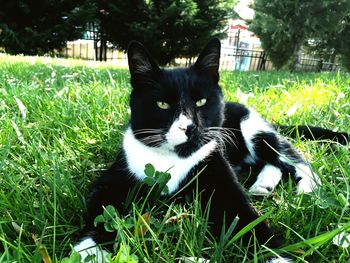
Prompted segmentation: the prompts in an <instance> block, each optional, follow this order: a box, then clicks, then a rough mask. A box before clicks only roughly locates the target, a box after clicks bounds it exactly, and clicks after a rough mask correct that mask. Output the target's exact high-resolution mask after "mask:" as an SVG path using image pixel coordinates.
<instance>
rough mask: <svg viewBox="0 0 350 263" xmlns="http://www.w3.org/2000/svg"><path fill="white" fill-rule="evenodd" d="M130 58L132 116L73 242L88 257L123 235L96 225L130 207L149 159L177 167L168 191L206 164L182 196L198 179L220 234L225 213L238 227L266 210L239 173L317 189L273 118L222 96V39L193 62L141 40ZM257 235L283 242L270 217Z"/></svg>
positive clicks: (265, 187)
mask: <svg viewBox="0 0 350 263" xmlns="http://www.w3.org/2000/svg"><path fill="white" fill-rule="evenodd" d="M128 60H129V69H130V74H131V85H132V88H133V89H132V93H131V96H130V108H131V117H130V122H129V124H128V127H127V129H126V131H125V135H124V140H123V145H122V149H121V150H120V152H119V153H118V155H117V159H116V161H115V163H114V165H113V166H112V167H111V168H110V169H109V170H107V171H106V172H105V173H104V174H103V175H102V176H101V177H100V178H98V179H97V181H96V182H95V183H94V184H93V186H92V189H91V192H90V194H89V196H88V200H87V205H88V212H87V218H86V227H85V230H84V234H83V236H82V237H81V239H80V241H79V243H78V244H76V245H75V247H74V249H75V250H76V251H78V252H79V253H80V254H81V256H82V258H85V257H86V256H87V255H88V254H94V253H96V254H98V255H97V256H98V257H97V259H98V261H99V262H102V261H103V258H104V257H105V255H106V253H107V252H106V250H108V249H109V250H110V249H111V248H112V245H108V246H105V247H104V250H99V249H97V248H96V246H98V245H99V244H104V243H109V244H111V243H113V241H114V239H115V235H116V234H115V233H108V232H106V231H105V230H104V228H103V226H102V225H101V224H100V225H98V226H97V227H95V226H94V224H93V222H94V219H95V217H96V216H98V215H100V214H102V212H103V206H107V205H113V206H114V207H115V208H116V209H117V210H118V212H119V213H120V215H125V214H126V213H127V212H128V211H127V209H126V208H125V207H124V205H123V204H124V201H125V199H126V197H127V195H128V192H129V191H130V189H132V188H133V187H134V186H135V185H137V184H139V183H140V182H142V181H143V179H144V178H145V174H144V169H145V165H146V164H148V163H151V164H153V165H154V167H155V168H156V170H158V171H169V173H170V174H171V179H170V180H169V181H168V183H167V186H168V189H169V193H168V194H167V195H173V194H175V193H177V191H178V190H179V189H180V188H182V187H183V186H184V185H186V184H187V183H189V182H190V181H191V179H192V178H193V177H194V176H196V175H197V174H198V172H199V171H201V170H203V172H202V173H201V174H200V175H199V176H198V178H197V180H196V182H192V183H189V186H188V187H186V189H185V190H184V191H181V193H180V194H179V195H178V196H177V201H178V200H180V202H181V197H184V196H185V195H189V196H192V193H193V192H194V191H195V190H196V187H197V186H198V188H199V189H200V191H199V192H201V203H202V205H203V207H206V206H207V203H208V202H209V200H210V201H211V207H212V209H211V211H210V213H209V220H210V221H211V222H213V226H212V231H213V233H214V234H218V233H220V231H221V227H222V223H223V220H224V218H225V221H226V222H232V220H234V219H235V217H236V216H238V217H239V222H238V225H237V226H236V229H235V230H237V231H238V230H239V229H241V228H243V227H244V226H245V225H247V224H248V223H250V222H252V221H253V220H255V219H257V218H258V217H259V215H258V214H257V212H256V211H255V209H254V208H253V207H252V206H251V204H250V202H249V199H248V198H247V197H246V195H245V193H244V191H243V189H242V187H241V186H240V184H239V182H238V179H237V176H236V174H237V173H238V174H239V173H241V172H244V170H246V169H250V168H251V169H252V170H254V171H255V172H256V173H257V179H256V181H255V183H254V184H253V185H252V186H251V187H250V189H249V192H250V193H252V194H257V195H267V194H270V193H271V192H272V191H273V190H274V189H275V187H276V186H277V184H278V183H279V182H280V180H281V178H282V177H283V176H287V175H291V176H292V178H294V180H295V181H296V182H297V191H298V192H310V191H312V190H313V189H314V188H316V187H317V186H318V185H319V184H321V181H320V179H319V177H318V176H317V175H316V174H315V173H313V172H312V170H311V169H310V167H309V165H308V164H307V162H306V161H304V159H303V158H302V157H301V156H300V155H299V154H298V153H297V152H296V151H295V150H294V149H293V148H292V146H291V144H290V143H289V142H288V141H287V140H286V139H285V138H284V137H282V136H281V135H279V134H278V133H277V132H276V130H275V128H274V127H273V126H272V125H270V124H269V123H267V122H266V121H265V120H264V119H263V118H262V117H260V116H259V114H258V113H256V112H255V111H254V110H252V109H249V108H247V107H245V106H243V105H241V104H238V103H231V102H225V101H224V100H223V95H222V92H221V89H220V87H219V85H218V81H219V72H218V70H219V60H220V41H219V40H218V39H213V40H212V41H210V42H209V43H208V45H207V46H206V47H205V48H204V50H203V51H202V52H201V54H200V55H199V57H198V59H197V61H196V63H195V64H194V65H193V66H191V67H188V68H178V69H160V68H159V67H158V65H157V64H156V62H155V61H154V60H153V59H152V57H151V56H150V55H149V53H148V52H147V50H146V49H145V48H144V47H143V46H142V45H141V44H140V43H138V42H132V43H131V44H130V46H129V49H128ZM302 128H304V129H305V127H301V129H302ZM305 130H306V129H305ZM321 131H322V132H323V133H322V134H321V135H320V136H325V138H331V139H337V138H339V140H341V139H342V138H343V136H345V137H346V138H349V136H348V134H346V133H343V134H340V133H333V132H331V131H328V130H321ZM306 133H307V132H306ZM320 136H319V137H320ZM183 199H184V198H183ZM183 202H185V201H184V200H183ZM255 235H256V237H257V239H258V241H259V242H260V243H261V244H266V245H267V246H268V247H271V248H277V247H279V246H280V245H281V242H280V240H279V239H278V238H277V237H275V236H274V235H273V233H272V231H271V230H270V228H269V227H268V226H267V224H266V223H265V222H262V223H260V224H258V225H257V226H256V227H255Z"/></svg>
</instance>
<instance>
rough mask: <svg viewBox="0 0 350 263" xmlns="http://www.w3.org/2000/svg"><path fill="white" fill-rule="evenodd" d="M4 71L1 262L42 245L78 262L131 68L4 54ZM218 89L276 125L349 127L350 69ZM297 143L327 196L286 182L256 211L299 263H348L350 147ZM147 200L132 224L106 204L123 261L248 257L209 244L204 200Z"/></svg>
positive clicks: (237, 76)
mask: <svg viewBox="0 0 350 263" xmlns="http://www.w3.org/2000/svg"><path fill="white" fill-rule="evenodd" d="M0 72H1V74H0V243H1V245H0V246H1V247H0V261H1V262H33V263H39V262H42V261H43V259H42V255H41V254H40V253H39V252H40V248H42V247H45V248H46V250H47V253H48V255H49V256H50V258H51V260H52V261H53V262H57V261H58V262H60V261H61V260H63V259H64V258H65V257H68V258H71V259H72V261H67V262H70V263H73V262H78V261H79V259H78V256H77V255H73V254H72V255H71V256H68V255H70V253H71V245H72V244H75V242H76V240H77V235H78V233H79V231H80V230H81V229H82V227H83V218H84V213H85V211H86V207H85V202H84V196H86V194H87V192H88V189H89V185H90V184H91V182H92V181H93V180H94V179H95V177H96V176H97V175H98V173H99V172H100V171H101V170H103V169H105V167H107V166H108V164H109V163H110V162H112V161H113V160H114V158H115V153H116V151H117V149H118V148H119V147H120V145H121V141H122V135H123V132H124V128H125V125H126V123H127V120H128V116H129V113H128V94H129V92H130V89H131V87H130V84H129V81H128V78H129V75H128V71H127V70H126V69H119V68H115V67H112V66H109V65H106V64H100V63H93V64H92V65H91V64H88V63H84V62H81V61H74V60H61V59H49V58H39V57H22V56H5V55H0ZM220 85H221V87H222V88H223V91H224V95H225V98H226V99H227V100H231V101H240V102H243V103H246V104H247V105H248V106H250V107H254V108H256V109H257V111H258V112H260V113H261V114H262V115H263V116H264V117H265V118H267V119H268V120H269V121H270V122H273V123H280V124H286V125H293V124H296V123H301V124H311V125H316V126H321V127H325V128H331V129H335V130H344V131H350V123H349V121H348V120H349V119H350V107H349V103H350V76H349V74H346V73H317V74H306V73H293V74H291V73H288V72H222V74H221V78H220ZM295 105H297V106H296V107H295ZM291 109H294V110H291ZM292 142H293V144H294V146H295V147H296V148H297V149H298V150H299V151H300V152H301V153H302V154H303V155H304V156H306V158H307V159H308V160H309V161H310V162H311V165H312V167H313V169H314V171H315V172H316V173H317V174H319V175H320V176H321V178H322V182H323V186H322V189H321V190H322V191H320V192H315V193H313V194H311V195H304V196H301V197H298V198H297V197H296V195H295V192H294V189H295V187H294V185H293V183H292V182H291V181H286V182H284V183H283V184H282V185H281V186H279V187H278V188H277V189H276V192H275V193H274V195H273V196H271V197H269V198H253V197H252V201H253V204H254V206H255V207H256V208H257V209H258V210H260V211H261V212H262V213H263V214H264V215H265V216H267V217H268V218H269V221H270V222H271V224H272V226H273V227H274V228H275V229H276V232H277V234H279V235H280V236H283V237H285V239H286V247H284V248H283V249H287V250H288V251H290V253H291V257H292V258H293V259H294V260H295V261H297V262H298V261H299V262H303V260H307V261H309V262H340V263H345V262H348V259H349V247H348V246H347V243H346V240H347V239H348V233H349V218H350V211H349V209H348V208H349V207H348V206H349V205H348V204H349V200H350V198H349V197H350V186H349V180H350V170H349V148H348V147H342V146H339V145H336V144H334V143H331V142H325V143H322V144H320V143H317V142H305V141H302V140H301V139H300V138H297V139H295V140H292ZM149 167H150V166H149ZM153 171H154V170H153V169H152V168H148V171H147V172H146V173H147V174H148V175H151V174H152V173H153V174H155V171H154V172H153ZM152 179H153V182H157V178H155V177H154V178H152ZM153 185H155V186H157V183H156V184H153ZM148 187H150V188H152V187H153V186H148ZM154 189H156V188H154ZM197 198H198V197H197ZM143 202H146V200H141V204H139V205H137V206H133V207H131V208H130V213H129V215H128V216H126V217H125V218H121V217H119V216H118V214H117V213H115V214H114V211H112V210H109V209H110V208H108V209H107V211H109V213H108V214H106V215H105V217H104V219H107V220H105V222H112V220H113V224H111V223H109V226H108V227H110V228H112V227H115V224H116V225H117V229H118V238H117V242H118V244H119V246H118V248H117V252H116V254H118V253H119V252H118V251H124V252H122V253H124V254H126V255H130V256H131V255H135V256H137V258H138V260H139V262H144V261H148V262H174V261H179V260H180V259H181V258H184V257H194V258H200V257H203V258H207V259H210V260H212V261H213V262H220V261H221V262H225V261H228V258H235V259H236V260H237V262H243V261H247V258H246V256H247V253H248V251H247V249H246V247H245V246H243V245H242V244H240V242H239V240H235V242H232V238H231V237H230V235H225V234H224V235H223V237H222V239H220V240H214V239H213V238H212V237H211V235H210V234H209V233H208V222H207V220H206V216H207V214H206V212H207V211H201V209H200V207H199V205H198V203H199V200H198V199H195V200H194V202H193V203H190V204H188V205H186V206H183V207H181V206H175V205H173V204H169V203H164V204H162V202H159V203H161V204H159V203H157V207H155V208H154V209H153V210H152V209H151V210H146V209H148V207H146V206H143ZM158 204H159V205H160V207H161V209H159V210H158V209H157V208H158ZM161 210H163V211H161ZM147 213H149V216H145V214H147ZM109 214H114V216H113V217H109ZM100 224H104V222H101V223H100ZM232 227H234V224H233V225H232ZM139 229H140V231H138V230H139ZM146 229H147V232H146ZM230 229H231V230H232V228H230ZM246 230H248V229H245V231H246ZM32 234H35V235H36V236H37V238H36V240H33V237H32ZM252 242H256V240H255V239H253V240H252ZM121 245H122V246H121ZM287 245H288V246H287ZM300 249H303V251H304V253H302V254H300ZM268 253H270V251H269V250H267V249H266V248H264V247H259V246H258V245H256V262H265V261H266V260H264V258H266V255H267V254H268ZM112 258H113V257H112V255H110V260H112Z"/></svg>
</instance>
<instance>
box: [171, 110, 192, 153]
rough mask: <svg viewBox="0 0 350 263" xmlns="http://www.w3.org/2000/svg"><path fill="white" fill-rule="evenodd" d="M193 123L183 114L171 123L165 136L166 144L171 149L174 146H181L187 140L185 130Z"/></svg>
mask: <svg viewBox="0 0 350 263" xmlns="http://www.w3.org/2000/svg"><path fill="white" fill-rule="evenodd" d="M192 123H193V121H192V120H191V119H189V118H188V117H186V116H185V115H183V114H180V116H179V117H178V118H177V119H176V120H175V121H174V122H173V124H172V125H171V127H170V129H169V131H168V132H167V134H166V139H167V144H168V146H169V147H170V148H171V149H174V147H175V146H176V145H179V144H182V143H184V142H186V141H187V140H188V137H187V135H186V129H187V127H188V126H189V125H191V124H192Z"/></svg>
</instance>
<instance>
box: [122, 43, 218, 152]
mask: <svg viewBox="0 0 350 263" xmlns="http://www.w3.org/2000/svg"><path fill="white" fill-rule="evenodd" d="M220 48H221V47H220V41H219V40H218V39H213V40H211V41H210V42H209V43H208V44H207V46H206V47H205V48H204V49H203V51H202V52H201V53H200V55H199V57H198V59H197V61H196V62H195V63H194V65H192V66H190V67H188V68H175V69H161V68H159V66H158V65H157V63H156V62H155V60H154V59H153V58H152V56H151V55H150V54H149V53H148V51H147V50H146V49H145V47H144V46H143V45H142V44H140V43H138V42H131V43H130V45H129V48H128V61H129V70H130V75H131V85H132V88H133V90H132V93H131V96H130V108H131V119H130V125H131V128H132V130H133V132H134V135H135V137H136V138H137V139H138V140H140V141H142V142H143V143H144V144H146V145H148V146H152V147H163V148H168V149H169V150H173V151H175V152H177V153H178V155H179V156H183V157H186V156H188V155H190V154H191V153H192V152H194V151H196V150H197V149H199V148H200V147H201V146H202V145H204V144H205V143H207V142H209V141H210V140H212V139H215V138H213V137H215V135H216V131H217V128H218V127H221V125H222V122H223V111H224V101H223V96H222V92H221V89H220V87H219V85H218V81H219V60H220Z"/></svg>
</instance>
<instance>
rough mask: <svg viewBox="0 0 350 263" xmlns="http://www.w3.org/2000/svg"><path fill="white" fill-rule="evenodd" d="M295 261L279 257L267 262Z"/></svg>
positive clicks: (289, 262) (283, 262) (286, 262)
mask: <svg viewBox="0 0 350 263" xmlns="http://www.w3.org/2000/svg"><path fill="white" fill-rule="evenodd" d="M292 262H293V261H292V260H291V259H289V258H282V257H278V258H271V259H269V260H267V261H266V263H292Z"/></svg>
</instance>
